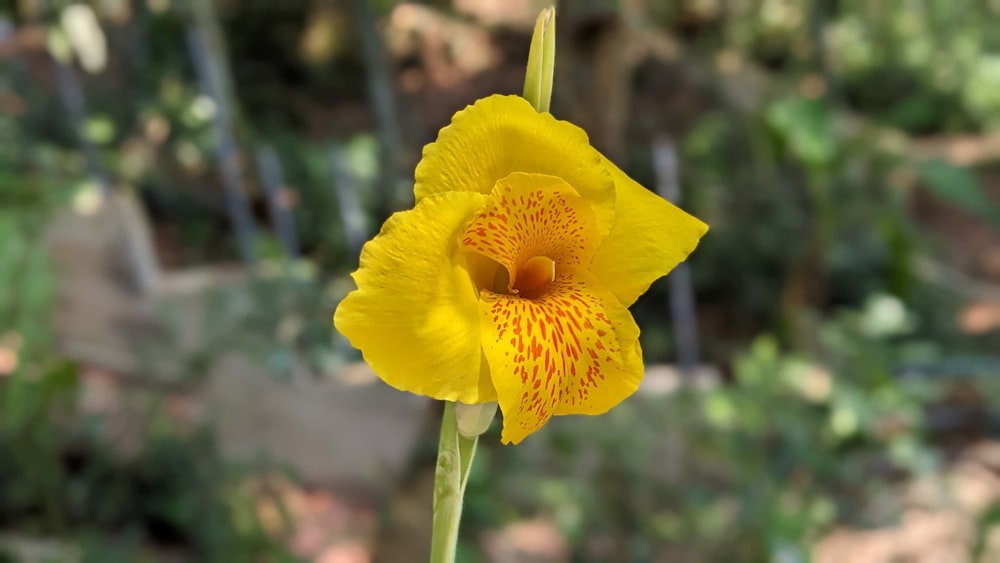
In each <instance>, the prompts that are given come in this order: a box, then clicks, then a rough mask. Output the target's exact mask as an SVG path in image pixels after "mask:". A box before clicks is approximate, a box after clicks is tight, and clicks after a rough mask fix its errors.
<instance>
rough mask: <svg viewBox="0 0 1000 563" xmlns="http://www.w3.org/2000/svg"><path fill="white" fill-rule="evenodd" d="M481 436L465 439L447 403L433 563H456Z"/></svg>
mask: <svg viewBox="0 0 1000 563" xmlns="http://www.w3.org/2000/svg"><path fill="white" fill-rule="evenodd" d="M478 441H479V436H473V437H468V436H464V435H463V434H462V433H460V432H459V430H458V417H457V416H456V405H455V403H453V402H451V401H445V404H444V416H443V417H442V419H441V439H440V442H438V458H437V469H436V470H435V474H434V516H433V532H432V537H431V559H430V561H431V563H454V561H455V551H456V549H457V546H458V524H459V521H460V520H461V519H462V499H463V498H464V497H465V485H466V484H467V483H468V482H469V469H470V468H471V467H472V460H473V458H474V457H475V455H476V443H477V442H478Z"/></svg>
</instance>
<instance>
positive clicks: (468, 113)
mask: <svg viewBox="0 0 1000 563" xmlns="http://www.w3.org/2000/svg"><path fill="white" fill-rule="evenodd" d="M513 172H527V173H532V174H547V175H549V176H556V177H559V178H562V179H563V180H564V181H565V182H566V183H568V184H569V185H571V186H573V188H574V189H576V191H577V192H579V194H580V195H581V196H582V197H583V198H584V199H586V200H587V201H588V202H589V203H590V204H591V206H592V207H593V208H594V212H595V214H596V217H597V229H598V233H599V234H600V235H601V236H603V235H605V234H607V233H608V231H609V230H610V228H611V223H612V220H613V217H614V212H615V205H614V202H615V193H614V183H613V181H612V178H611V175H610V173H609V171H608V170H607V168H606V167H605V166H604V164H603V163H602V161H601V155H600V153H598V152H597V151H596V150H595V149H594V148H593V147H591V146H590V141H589V139H588V138H587V134H586V133H585V132H584V131H583V130H582V129H580V128H579V127H577V126H575V125H573V124H572V123H569V122H566V121H559V120H557V119H555V118H554V117H552V115H551V114H548V113H538V112H537V111H535V109H534V108H532V107H531V105H530V104H529V103H528V102H527V101H526V100H525V99H524V98H521V97H519V96H499V95H497V96H490V97H488V98H483V99H481V100H479V101H477V102H476V103H475V104H473V105H471V106H469V107H467V108H465V109H463V110H461V111H459V112H458V113H456V114H455V116H454V117H453V118H452V121H451V124H450V125H448V126H447V127H445V128H443V129H441V132H440V133H438V138H437V140H436V141H435V142H433V143H431V144H429V145H427V146H426V147H424V152H423V158H422V159H421V160H420V163H419V164H418V165H417V169H416V172H415V174H414V176H415V180H416V184H415V185H414V188H413V192H414V195H415V197H416V199H417V201H420V200H421V199H422V198H424V197H427V196H429V195H432V194H436V193H441V192H449V191H472V192H479V193H482V194H488V193H490V191H491V190H492V189H493V185H494V184H495V183H496V181H497V180H499V179H501V178H503V177H505V176H507V175H508V174H511V173H513Z"/></svg>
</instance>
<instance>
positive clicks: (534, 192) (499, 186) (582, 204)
mask: <svg viewBox="0 0 1000 563" xmlns="http://www.w3.org/2000/svg"><path fill="white" fill-rule="evenodd" d="M599 243H600V238H599V236H598V234H597V226H596V219H595V217H594V211H593V209H591V207H590V205H589V204H588V203H587V201H586V200H584V199H583V198H582V197H580V195H579V194H577V193H576V190H574V189H573V188H572V187H571V186H570V185H569V184H567V183H566V182H565V181H563V180H562V179H561V178H556V177H555V176H546V175H543V174H524V173H519V172H518V173H514V174H510V175H509V176H506V177H504V178H502V179H500V180H498V181H497V183H496V185H495V186H494V188H493V191H492V192H491V193H490V198H489V202H488V203H487V204H486V206H484V207H483V209H481V210H480V211H479V212H478V213H477V214H476V216H475V218H474V219H473V220H472V223H471V224H470V225H469V227H468V228H467V229H466V230H465V235H464V236H463V238H462V246H463V247H465V249H466V250H470V251H473V252H476V253H479V254H481V255H483V256H486V257H487V258H491V259H493V260H495V261H497V262H498V263H499V264H500V265H502V266H504V267H505V268H507V271H508V272H509V273H510V281H511V285H512V287H513V286H515V285H517V280H516V277H517V272H518V271H519V270H520V269H521V267H522V266H523V265H524V264H525V263H526V262H527V261H528V260H530V259H532V258H534V257H537V256H546V257H548V258H551V259H552V260H553V261H555V263H556V270H557V271H558V270H559V269H560V268H562V267H576V266H583V267H587V266H588V265H589V264H590V261H591V259H592V258H593V257H594V253H595V252H596V251H597V246H598V244H599Z"/></svg>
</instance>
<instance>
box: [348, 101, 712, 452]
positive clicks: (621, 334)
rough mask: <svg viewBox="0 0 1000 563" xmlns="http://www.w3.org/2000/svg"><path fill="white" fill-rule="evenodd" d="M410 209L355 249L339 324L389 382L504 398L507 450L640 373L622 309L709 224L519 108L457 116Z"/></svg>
mask: <svg viewBox="0 0 1000 563" xmlns="http://www.w3.org/2000/svg"><path fill="white" fill-rule="evenodd" d="M415 175H416V184H415V186H414V192H415V196H416V205H415V206H414V208H413V209H411V210H408V211H403V212H400V213H396V214H395V215H393V216H392V217H390V218H389V220H388V221H386V223H385V225H384V226H383V227H382V231H381V232H380V233H379V234H378V236H376V237H375V238H374V239H372V240H371V241H369V242H368V243H367V244H366V245H365V247H364V249H363V250H362V253H361V265H360V268H359V269H358V271H357V272H355V273H354V280H355V282H356V283H357V286H358V289H357V290H355V291H353V292H351V293H350V294H349V295H348V296H347V297H346V298H345V299H344V300H343V301H342V302H341V304H340V306H339V307H338V308H337V312H336V314H335V315H334V323H335V325H336V327H337V329H338V330H340V332H341V333H343V334H344V335H345V336H346V337H347V338H348V339H349V340H350V341H351V344H353V345H354V346H355V347H357V348H359V349H360V350H361V352H362V354H363V355H364V357H365V360H366V361H367V362H368V363H369V364H370V365H371V368H372V369H373V370H374V371H375V373H376V374H378V375H379V377H381V378H382V379H383V380H384V381H385V382H386V383H388V384H389V385H391V386H393V387H396V388H398V389H401V390H404V391H410V392H413V393H418V394H421V395H427V396H430V397H433V398H435V399H440V400H447V401H459V402H463V403H470V404H474V403H484V402H489V401H498V402H499V405H500V410H501V412H502V413H503V421H504V424H503V433H502V437H501V439H502V441H503V442H504V443H510V442H513V443H515V444H516V443H518V442H520V441H521V440H523V439H524V437H525V436H527V435H528V434H530V433H532V432H534V431H535V430H537V429H539V428H540V427H541V426H542V425H544V424H545V422H546V421H548V419H549V418H550V417H552V416H553V415H566V414H600V413H604V412H606V411H608V410H609V409H611V408H612V407H614V406H615V405H617V404H618V403H619V402H621V401H622V400H623V399H625V398H626V397H628V396H629V395H631V394H632V393H633V392H634V391H635V390H636V388H637V387H638V386H639V382H640V380H641V379H642V376H643V364H642V351H641V349H640V348H639V327H638V326H636V324H635V321H634V320H633V319H632V316H631V314H630V313H629V311H628V307H629V306H630V305H631V304H632V303H634V302H635V300H636V299H637V298H638V297H639V295H641V294H642V293H643V292H644V291H646V289H648V288H649V285H650V284H651V283H652V282H653V281H654V280H655V279H657V278H659V277H660V276H663V275H665V274H666V273H667V272H669V271H670V270H671V269H672V268H673V267H674V266H675V265H677V263H679V262H680V261H682V260H683V259H684V258H685V257H686V256H687V255H688V254H689V253H690V252H691V251H692V250H693V249H694V247H695V246H696V245H697V244H698V240H699V239H700V238H701V236H702V235H704V233H705V232H706V231H707V229H708V227H707V226H706V225H705V224H704V223H702V222H701V221H699V220H698V219H696V218H694V217H692V216H690V215H688V214H687V213H685V212H684V211H682V210H680V209H678V208H677V207H675V206H674V205H672V204H670V203H668V202H667V201H666V200H663V199H662V198H660V197H658V196H656V195H655V194H653V193H652V192H650V191H649V190H647V189H645V188H643V187H642V186H640V185H639V184H637V183H636V182H635V181H634V180H632V179H631V178H629V177H628V176H626V175H625V174H624V173H623V172H622V171H621V170H619V169H618V168H617V167H616V166H615V165H614V164H612V163H611V162H610V161H609V160H607V159H606V158H604V157H603V156H602V155H601V154H600V153H599V152H598V151H597V150H595V149H594V148H593V147H591V146H590V143H589V141H588V139H587V135H586V133H584V132H583V130H581V129H579V128H578V127H576V126H574V125H572V124H570V123H567V122H565V121H559V120H556V119H555V118H553V117H552V115H550V114H548V113H539V112H536V111H535V110H534V109H533V108H532V107H531V105H530V104H529V103H528V102H527V101H525V100H524V99H523V98H520V97H517V96H491V97H488V98H485V99H482V100H479V101H477V102H476V103H475V104H474V105H472V106H470V107H467V108H466V109H464V110H462V111H459V112H458V113H456V114H455V116H454V118H453V119H452V122H451V124H450V125H449V126H447V127H445V128H444V129H442V130H441V132H440V134H439V135H438V139H437V141H435V142H434V143H431V144H430V145H427V146H426V147H425V148H424V153H423V159H422V160H421V161H420V164H419V165H418V166H417V169H416V174H415Z"/></svg>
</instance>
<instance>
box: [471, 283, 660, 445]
mask: <svg viewBox="0 0 1000 563" xmlns="http://www.w3.org/2000/svg"><path fill="white" fill-rule="evenodd" d="M480 311H481V313H482V323H483V324H482V331H483V351H484V352H485V355H486V361H487V362H488V363H489V367H490V374H491V377H492V379H493V385H494V386H495V387H496V391H497V400H498V401H499V403H500V410H501V412H502V413H503V432H502V434H501V440H502V441H503V442H504V443H511V442H512V443H515V444H516V443H518V442H520V441H521V440H523V439H524V437H525V436H527V435H528V434H531V433H532V432H534V431H536V430H538V429H539V428H541V427H542V426H543V425H544V424H545V423H546V422H547V421H548V419H549V418H550V417H551V416H552V415H554V414H600V413H603V412H606V411H607V410H608V409H610V408H611V407H613V406H615V405H616V404H618V403H619V402H621V401H622V399H624V398H625V397H627V396H629V395H630V394H632V393H633V392H634V391H635V390H636V389H637V388H638V386H639V382H640V381H641V379H642V373H643V371H642V356H641V353H637V352H638V345H637V343H638V337H639V328H638V327H637V326H636V324H635V322H634V321H633V320H632V317H631V315H629V313H628V310H627V309H625V307H624V306H622V305H621V304H620V303H618V301H617V299H616V298H615V297H614V296H613V295H611V294H610V292H608V291H607V290H606V289H604V288H602V287H601V286H600V284H599V283H597V281H596V280H595V279H594V278H593V276H591V275H590V274H588V273H587V272H586V271H584V270H580V269H568V270H564V271H563V272H561V273H559V274H558V275H557V276H556V279H555V281H554V282H553V283H552V285H551V286H550V287H549V291H547V292H546V293H545V294H544V295H542V296H540V297H538V298H535V299H524V298H522V297H518V296H516V295H501V294H497V293H493V292H490V291H483V292H482V294H481V297H480Z"/></svg>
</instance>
